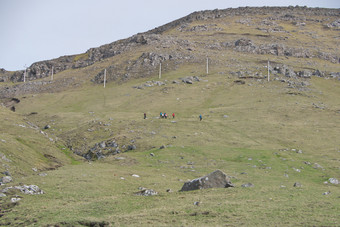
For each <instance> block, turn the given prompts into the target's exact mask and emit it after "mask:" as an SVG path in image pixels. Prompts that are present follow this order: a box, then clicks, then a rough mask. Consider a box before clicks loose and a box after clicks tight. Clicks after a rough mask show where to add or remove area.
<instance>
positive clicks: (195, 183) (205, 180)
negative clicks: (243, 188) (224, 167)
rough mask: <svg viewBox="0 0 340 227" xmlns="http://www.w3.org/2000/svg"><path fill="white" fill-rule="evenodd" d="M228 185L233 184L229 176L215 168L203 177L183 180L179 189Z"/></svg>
mask: <svg viewBox="0 0 340 227" xmlns="http://www.w3.org/2000/svg"><path fill="white" fill-rule="evenodd" d="M229 187H234V185H233V184H232V183H231V182H230V178H229V177H228V176H227V175H226V174H225V173H223V172H222V171H221V170H216V171H214V172H212V173H209V174H208V175H206V176H204V177H200V178H197V179H194V180H191V181H188V182H185V183H184V185H183V187H182V189H181V191H191V190H197V189H206V188H229Z"/></svg>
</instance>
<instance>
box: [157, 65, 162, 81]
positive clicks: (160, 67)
mask: <svg viewBox="0 0 340 227" xmlns="http://www.w3.org/2000/svg"><path fill="white" fill-rule="evenodd" d="M158 78H159V79H161V78H162V63H159V75H158Z"/></svg>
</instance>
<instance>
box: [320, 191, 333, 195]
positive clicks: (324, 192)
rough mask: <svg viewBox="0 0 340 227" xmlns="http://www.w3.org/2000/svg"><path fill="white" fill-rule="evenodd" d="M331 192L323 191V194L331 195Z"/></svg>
mask: <svg viewBox="0 0 340 227" xmlns="http://www.w3.org/2000/svg"><path fill="white" fill-rule="evenodd" d="M329 194H331V192H330V191H328V192H324V193H322V195H329Z"/></svg>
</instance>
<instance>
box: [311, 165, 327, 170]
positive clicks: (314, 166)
mask: <svg viewBox="0 0 340 227" xmlns="http://www.w3.org/2000/svg"><path fill="white" fill-rule="evenodd" d="M313 168H314V169H322V170H323V169H324V168H323V167H322V166H321V165H319V164H318V163H314V165H313Z"/></svg>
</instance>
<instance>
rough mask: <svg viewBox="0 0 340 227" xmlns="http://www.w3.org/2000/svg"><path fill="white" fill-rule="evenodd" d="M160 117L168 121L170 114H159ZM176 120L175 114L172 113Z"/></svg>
mask: <svg viewBox="0 0 340 227" xmlns="http://www.w3.org/2000/svg"><path fill="white" fill-rule="evenodd" d="M159 117H160V118H165V119H167V118H168V114H167V113H162V112H160V113H159ZM174 118H175V113H172V119H174Z"/></svg>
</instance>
